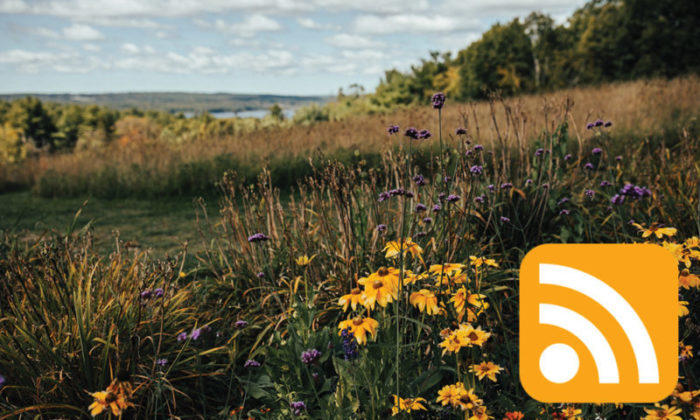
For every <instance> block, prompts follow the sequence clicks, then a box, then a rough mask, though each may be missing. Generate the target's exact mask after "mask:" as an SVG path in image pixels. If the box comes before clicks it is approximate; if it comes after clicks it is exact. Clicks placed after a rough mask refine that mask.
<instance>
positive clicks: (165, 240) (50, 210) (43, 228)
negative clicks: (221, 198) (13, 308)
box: [0, 192, 218, 257]
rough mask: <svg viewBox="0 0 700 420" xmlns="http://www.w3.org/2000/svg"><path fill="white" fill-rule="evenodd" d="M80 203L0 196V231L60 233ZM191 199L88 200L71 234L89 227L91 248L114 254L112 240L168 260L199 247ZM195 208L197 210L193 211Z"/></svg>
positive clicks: (19, 195) (212, 215)
mask: <svg viewBox="0 0 700 420" xmlns="http://www.w3.org/2000/svg"><path fill="white" fill-rule="evenodd" d="M85 200H86V199H85V198H55V199H46V198H39V197H36V196H33V195H32V194H31V193H29V192H21V193H8V194H1V195H0V231H5V232H8V233H12V234H18V235H19V236H20V237H21V238H24V239H35V238H38V237H40V236H41V235H42V234H44V233H47V232H49V231H52V230H56V231H58V232H59V233H65V232H66V231H67V230H68V229H69V227H70V226H71V224H72V223H73V220H74V218H75V215H76V212H77V211H78V210H79V209H80V208H81V206H82V205H83V203H84V202H85ZM196 206H197V204H196V203H194V202H193V201H192V200H191V199H187V198H179V199H164V200H151V201H149V200H138V199H126V200H105V199H98V198H90V199H87V204H86V205H85V207H84V208H83V210H82V212H81V213H80V215H79V216H78V219H77V223H76V225H75V230H79V229H81V228H83V227H84V226H85V225H86V224H88V223H90V224H91V226H92V228H93V229H94V230H93V232H94V242H95V246H96V248H97V249H98V250H100V252H102V253H108V252H110V251H112V250H114V247H115V237H116V235H117V234H118V235H119V239H120V240H122V241H124V242H132V243H133V244H135V245H138V247H139V248H140V249H141V250H147V249H151V250H152V251H153V253H154V254H155V255H156V256H160V257H162V256H164V255H165V254H169V255H173V254H175V253H176V252H178V251H181V250H182V249H183V245H184V243H185V242H189V248H188V249H189V250H192V251H198V250H199V249H200V248H201V243H202V242H201V238H200V236H199V232H198V230H197V225H196V221H195V220H196V219H195V207H196ZM209 206H211V208H212V209H213V211H209V213H210V214H209V216H210V218H211V220H212V221H217V220H218V212H217V210H216V203H213V202H212V203H209ZM197 207H198V206H197Z"/></svg>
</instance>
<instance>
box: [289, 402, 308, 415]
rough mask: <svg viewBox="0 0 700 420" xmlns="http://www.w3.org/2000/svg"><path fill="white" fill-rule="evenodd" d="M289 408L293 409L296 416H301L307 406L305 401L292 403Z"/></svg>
mask: <svg viewBox="0 0 700 420" xmlns="http://www.w3.org/2000/svg"><path fill="white" fill-rule="evenodd" d="M289 408H291V409H292V411H293V412H294V415H295V416H300V415H301V412H302V411H304V410H306V404H304V401H292V402H290V403H289Z"/></svg>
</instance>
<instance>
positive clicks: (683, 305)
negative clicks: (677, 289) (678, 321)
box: [678, 300, 690, 318]
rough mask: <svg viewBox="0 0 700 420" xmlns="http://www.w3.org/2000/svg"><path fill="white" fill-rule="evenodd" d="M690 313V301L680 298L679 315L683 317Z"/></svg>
mask: <svg viewBox="0 0 700 420" xmlns="http://www.w3.org/2000/svg"><path fill="white" fill-rule="evenodd" d="M689 313H690V310H688V302H687V301H685V300H679V301H678V317H679V318H683V317H684V316H686V315H688V314H689Z"/></svg>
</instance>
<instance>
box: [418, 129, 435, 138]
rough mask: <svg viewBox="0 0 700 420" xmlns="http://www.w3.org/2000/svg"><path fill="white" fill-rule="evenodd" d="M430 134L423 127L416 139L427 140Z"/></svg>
mask: <svg viewBox="0 0 700 420" xmlns="http://www.w3.org/2000/svg"><path fill="white" fill-rule="evenodd" d="M431 135H432V134H430V131H429V130H426V129H423V130H421V131H419V132H418V140H428V139H429V138H430V136H431Z"/></svg>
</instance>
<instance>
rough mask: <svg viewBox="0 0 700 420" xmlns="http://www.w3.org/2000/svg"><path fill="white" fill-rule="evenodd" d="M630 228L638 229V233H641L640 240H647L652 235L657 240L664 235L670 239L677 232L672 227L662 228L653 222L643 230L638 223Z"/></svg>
mask: <svg viewBox="0 0 700 420" xmlns="http://www.w3.org/2000/svg"><path fill="white" fill-rule="evenodd" d="M632 226H634V227H636V228H637V229H639V231H640V232H642V238H648V237H649V236H651V235H652V234H654V235H656V238H657V239H662V238H663V237H664V235H666V236H668V237H671V236H673V235H675V234H676V232H677V231H678V230H677V229H676V228H672V227H663V225H661V224H659V223H658V222H654V223H652V224H651V226H649V228H648V229H647V228H645V227H643V226H642V225H640V224H639V223H632Z"/></svg>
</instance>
